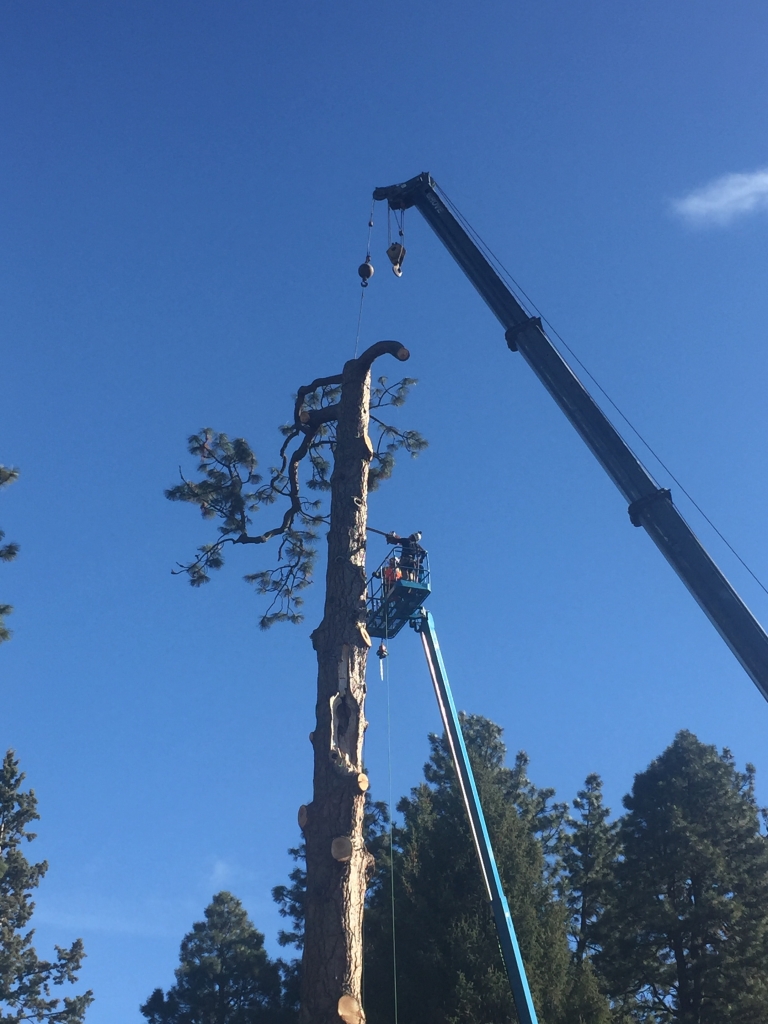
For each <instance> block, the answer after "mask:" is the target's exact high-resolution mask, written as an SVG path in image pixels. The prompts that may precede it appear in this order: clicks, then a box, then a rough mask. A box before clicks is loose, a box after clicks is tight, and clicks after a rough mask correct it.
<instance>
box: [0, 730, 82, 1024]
mask: <svg viewBox="0 0 768 1024" xmlns="http://www.w3.org/2000/svg"><path fill="white" fill-rule="evenodd" d="M23 781H24V774H23V773H21V772H19V763H18V761H17V760H16V758H15V757H14V754H13V751H12V750H9V751H8V752H7V753H6V755H5V758H4V759H3V765H2V771H0V1021H2V1022H3V1024H20V1022H21V1021H28V1020H30V1021H32V1020H33V1021H39V1022H42V1021H47V1022H51V1024H54V1022H55V1024H80V1022H81V1021H83V1019H84V1017H85V1011H86V1009H87V1007H88V1006H89V1005H90V1003H91V1002H92V1001H93V996H92V994H91V992H84V993H83V994H82V995H79V996H72V997H70V996H65V997H64V998H63V999H58V998H55V997H53V996H51V986H56V985H63V984H64V982H75V981H77V972H78V970H79V969H80V965H81V962H82V959H83V957H84V956H85V953H84V952H83V943H82V941H81V940H80V939H77V940H76V941H75V942H73V943H72V945H71V946H70V948H69V949H64V948H62V947H61V946H56V959H55V960H54V961H49V960H41V959H40V958H39V957H38V955H37V952H36V951H35V949H34V947H33V946H32V938H33V936H34V929H30V930H29V931H26V930H25V929H26V927H27V925H28V924H29V921H30V918H31V917H32V912H33V910H34V909H35V904H34V903H33V902H32V898H31V894H32V892H33V890H34V889H36V888H37V886H38V885H39V884H40V880H41V879H42V878H43V876H44V875H45V873H46V871H47V870H48V865H47V863H46V862H45V861H41V862H40V863H38V864H30V863H29V861H28V860H27V859H26V857H25V856H24V854H23V852H22V850H21V846H22V842H24V841H26V842H31V841H32V840H33V839H34V838H35V833H34V832H30V831H29V830H28V828H27V826H28V825H29V824H30V823H31V822H33V821H37V820H38V819H39V817H40V815H39V814H38V813H37V799H36V798H35V794H34V791H33V790H28V791H27V792H26V793H25V792H22V790H21V784H22V782H23Z"/></svg>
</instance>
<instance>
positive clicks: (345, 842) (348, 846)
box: [331, 836, 352, 862]
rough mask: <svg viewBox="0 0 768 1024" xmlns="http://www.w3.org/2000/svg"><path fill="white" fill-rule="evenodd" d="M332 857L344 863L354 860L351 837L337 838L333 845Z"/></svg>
mask: <svg viewBox="0 0 768 1024" xmlns="http://www.w3.org/2000/svg"><path fill="white" fill-rule="evenodd" d="M331 856H332V857H333V859H334V860H339V861H342V862H345V861H348V860H351V859H352V840H351V839H350V838H349V836H336V838H335V839H334V840H333V842H332V843H331Z"/></svg>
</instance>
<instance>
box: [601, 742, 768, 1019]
mask: <svg viewBox="0 0 768 1024" xmlns="http://www.w3.org/2000/svg"><path fill="white" fill-rule="evenodd" d="M624 805H625V807H626V808H627V814H626V815H625V817H624V818H623V820H622V822H621V831H620V839H621V844H622V856H621V857H620V859H618V860H617V861H616V863H615V866H614V891H613V895H612V899H611V902H610V905H609V906H608V908H607V909H606V912H605V914H604V915H603V917H602V920H601V922H600V924H599V933H600V935H601V937H602V951H601V952H600V954H599V955H598V958H597V963H598V965H599V967H600V969H601V971H602V973H603V976H604V978H605V980H606V983H607V985H608V988H609V991H610V992H611V994H612V996H613V999H614V1004H615V1008H616V1013H617V1020H618V1019H629V1020H639V1021H647V1022H653V1024H765V1022H766V1021H768V970H767V969H766V968H767V967H768V842H767V841H766V837H765V835H764V834H762V832H761V829H760V809H759V808H758V806H757V804H756V802H755V795H754V769H753V768H752V767H750V766H748V767H747V770H746V772H744V773H742V772H739V771H737V769H736V767H735V764H734V760H733V757H732V755H731V754H730V752H729V751H728V750H724V751H723V753H722V754H718V752H717V749H716V748H715V747H713V746H708V745H706V744H704V743H701V742H700V741H699V740H698V739H697V738H696V737H695V736H694V735H693V734H692V733H690V732H686V731H684V732H680V733H678V734H677V736H676V737H675V740H674V742H673V743H672V745H671V746H670V747H668V748H667V750H665V751H664V753H663V754H662V755H661V756H660V757H658V758H657V759H656V760H655V761H653V762H652V763H651V765H650V766H649V767H648V769H647V770H646V771H645V772H642V773H641V774H639V775H637V776H636V777H635V782H634V785H633V787H632V792H631V794H630V795H629V796H627V797H625V798H624ZM622 1014H625V1015H628V1016H625V1017H624V1018H622V1016H621V1015H622Z"/></svg>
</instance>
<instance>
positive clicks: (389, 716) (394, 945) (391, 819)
mask: <svg viewBox="0 0 768 1024" xmlns="http://www.w3.org/2000/svg"><path fill="white" fill-rule="evenodd" d="M384 634H385V635H384V644H385V646H386V645H387V640H388V639H389V635H388V634H389V623H388V620H387V619H386V618H385V620H384ZM385 661H386V663H387V664H386V668H385V669H384V672H385V674H386V682H387V761H388V768H389V891H390V897H391V904H392V989H393V1003H394V1024H397V942H396V938H395V842H394V829H395V822H394V813H393V808H392V714H391V701H390V688H389V658H388V657H387V658H382V659H381V665H382V666H383V665H384V662H385Z"/></svg>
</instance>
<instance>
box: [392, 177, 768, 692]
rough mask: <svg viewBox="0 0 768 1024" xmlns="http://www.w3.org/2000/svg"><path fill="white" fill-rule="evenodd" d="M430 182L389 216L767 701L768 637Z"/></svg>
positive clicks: (395, 190) (406, 190)
mask: <svg viewBox="0 0 768 1024" xmlns="http://www.w3.org/2000/svg"><path fill="white" fill-rule="evenodd" d="M436 189H437V186H436V185H435V182H434V181H433V179H432V178H431V177H430V175H429V174H426V173H424V174H420V175H418V176H417V177H415V178H411V179H410V180H409V181H406V182H403V183H402V184H401V185H390V186H388V187H387V188H377V189H376V190H375V191H374V193H373V198H374V199H375V200H383V201H385V202H387V203H388V205H389V207H390V209H393V210H405V209H408V208H409V207H412V206H413V207H415V208H416V209H417V210H418V211H419V213H421V215H422V216H423V217H424V219H425V220H426V221H427V223H428V224H429V226H430V227H431V228H432V230H433V231H434V232H435V234H436V235H437V237H438V238H439V239H440V241H441V242H442V243H443V245H444V246H445V247H446V248H447V250H448V252H449V253H450V254H451V256H453V258H454V259H455V260H456V262H457V263H458V264H459V266H460V267H461V269H462V270H463V271H464V273H465V274H466V275H467V277H468V278H469V280H470V281H471V282H472V284H473V285H474V286H475V288H476V289H477V291H478V292H479V293H480V295H481V296H482V298H483V299H484V300H485V302H486V303H487V304H488V306H489V307H490V308H491V310H492V312H493V313H494V315H495V316H496V318H497V320H499V322H500V323H501V325H502V327H503V329H504V332H505V335H504V336H505V338H506V341H507V345H508V347H509V348H510V349H511V350H512V351H513V352H517V351H519V352H520V355H521V356H522V357H523V359H525V361H526V362H527V363H528V365H529V366H530V367H531V369H532V370H533V372H534V373H535V374H536V376H537V377H538V378H539V380H540V381H541V382H542V384H543V385H544V387H545V388H546V389H547V391H549V393H550V395H552V397H553V398H554V400H555V401H556V402H557V404H558V405H559V406H560V409H561V410H562V411H563V412H564V413H565V415H566V416H567V417H568V419H569V420H570V421H571V423H572V424H573V426H574V427H575V428H576V430H577V431H578V433H579V434H580V436H581V438H582V440H583V441H584V442H585V443H586V445H587V446H588V447H589V448H590V449H591V451H592V453H593V455H594V456H595V457H596V458H597V460H598V461H599V462H600V464H601V465H602V467H603V469H604V470H605V471H606V473H607V474H608V475H609V476H610V478H611V479H612V480H613V482H614V484H615V485H616V486H617V487H618V489H619V491H620V492H621V494H622V495H623V496H624V498H625V500H626V501H627V502H628V503H629V510H628V511H629V518H630V521H631V522H632V525H633V526H642V527H643V528H644V529H645V531H646V532H647V534H648V535H649V537H650V538H651V540H652V541H653V542H654V544H655V545H656V546H657V547H658V548H659V550H660V551H661V553H662V554H663V555H664V557H665V558H666V559H667V561H668V562H669V564H670V565H671V566H672V568H673V569H674V570H675V572H676V573H677V575H678V576H679V577H680V579H681V580H682V581H683V583H684V584H685V586H686V587H687V588H688V590H689V591H690V593H691V594H692V596H693V597H694V599H695V600H696V601H697V603H698V604H699V606H700V607H701V609H702V610H703V611H704V613H705V614H706V616H707V617H708V618H709V620H710V622H711V623H712V625H713V626H714V627H715V629H716V630H717V631H718V633H719V634H720V636H721V637H722V638H723V640H725V642H726V644H727V645H728V646H729V647H730V649H731V651H732V652H733V653H734V654H735V656H736V658H737V659H738V660H739V662H740V663H741V665H742V667H743V668H744V670H745V671H746V673H747V675H749V677H750V678H751V679H752V682H753V683H754V684H755V686H757V688H758V690H759V691H760V693H762V695H763V697H765V699H766V700H768V635H766V633H765V631H764V630H763V628H762V626H761V625H760V623H759V622H758V621H757V619H755V617H754V616H753V615H752V613H751V612H750V610H749V609H748V608H747V606H746V605H745V604H744V602H743V601H742V600H741V598H740V597H739V595H738V594H737V593H736V591H735V590H734V588H733V587H732V586H731V584H730V583H729V582H728V580H727V579H726V578H725V576H724V575H723V573H722V572H721V571H720V569H719V568H718V566H717V565H716V564H715V562H714V560H713V559H712V558H711V557H710V555H709V554H708V553H707V551H706V550H705V549H704V547H703V545H702V543H701V541H700V540H699V539H698V537H697V536H696V535H695V534H694V532H693V530H692V529H691V528H690V526H689V525H688V523H686V521H685V519H683V517H682V515H681V514H680V512H679V511H678V510H677V508H676V507H675V505H674V504H673V502H672V497H671V495H670V492H669V490H667V488H665V487H659V486H658V484H657V483H656V481H655V480H654V479H653V477H652V476H651V474H650V473H649V472H648V470H647V469H646V468H645V466H644V465H643V464H642V462H640V460H639V459H638V458H637V456H636V455H635V454H634V452H633V451H632V450H631V448H630V447H629V446H628V445H627V443H626V441H625V440H624V439H623V438H622V436H621V435H620V434H619V432H618V431H617V430H616V428H615V427H614V426H613V424H612V423H611V422H610V420H609V419H608V418H607V416H606V415H605V413H604V412H603V411H602V409H601V408H600V407H599V406H598V404H597V403H596V402H595V400H594V399H593V398H592V396H591V395H590V394H589V392H588V391H587V389H586V388H585V387H584V385H583V384H582V382H581V381H580V380H579V378H578V377H577V376H576V374H575V373H574V371H573V369H572V368H571V367H570V366H569V365H568V363H567V362H566V361H565V359H564V358H563V357H562V356H561V355H560V353H559V352H558V350H557V349H556V348H555V346H554V345H553V344H552V342H551V341H550V339H549V338H548V337H547V335H546V333H545V331H544V329H543V327H542V325H541V320H540V319H539V318H538V317H529V316H528V314H527V313H526V311H525V310H524V309H523V307H522V306H521V305H520V303H519V302H518V301H517V299H516V298H515V296H514V295H513V294H512V292H511V291H510V289H509V288H508V287H507V286H506V284H505V283H504V281H503V280H502V279H501V277H499V275H498V274H497V273H496V271H495V270H494V268H493V267H492V266H491V264H490V263H489V262H488V260H487V259H486V258H485V256H484V255H483V253H482V252H481V251H480V249H479V248H478V247H477V245H475V243H474V241H473V240H472V239H471V238H470V236H469V234H468V233H467V232H466V231H465V230H464V228H463V227H462V225H461V224H460V223H459V221H458V220H457V219H456V217H455V216H454V215H453V213H452V212H451V210H450V209H449V207H448V206H447V205H446V203H445V202H444V201H443V199H442V197H441V196H440V195H439V194H438V192H437V191H436Z"/></svg>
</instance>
